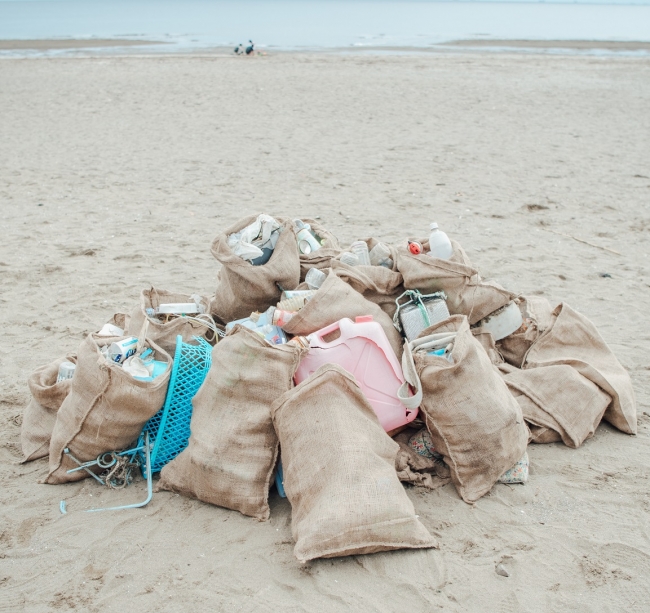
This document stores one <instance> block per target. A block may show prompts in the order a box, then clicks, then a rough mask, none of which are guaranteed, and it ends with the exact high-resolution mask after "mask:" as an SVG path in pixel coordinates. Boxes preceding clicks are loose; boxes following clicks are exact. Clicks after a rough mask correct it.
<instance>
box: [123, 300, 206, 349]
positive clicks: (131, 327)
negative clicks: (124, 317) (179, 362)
mask: <svg viewBox="0 0 650 613" xmlns="http://www.w3.org/2000/svg"><path fill="white" fill-rule="evenodd" d="M179 302H180V303H186V302H194V300H192V298H191V296H190V295H188V294H179V293H177V292H170V291H168V290H165V289H156V288H155V287H151V288H150V289H144V290H142V292H141V293H140V304H139V305H138V306H137V307H135V308H134V309H133V311H132V312H131V316H130V320H129V323H128V326H127V329H126V334H128V335H132V336H138V334H139V333H140V330H141V329H142V324H143V323H144V321H145V319H148V320H149V328H148V330H147V338H149V339H151V340H152V341H153V342H154V343H156V344H157V345H158V346H159V347H160V348H161V349H163V350H164V351H166V352H167V353H168V354H169V355H170V356H172V357H173V356H174V353H175V351H176V337H177V336H178V335H179V334H180V335H181V336H182V337H183V342H184V343H188V342H190V341H191V340H192V338H193V337H194V336H200V337H202V338H205V339H206V340H208V341H210V342H214V340H215V338H214V333H213V332H212V330H210V328H209V327H207V326H205V325H203V324H200V323H198V322H197V321H195V320H191V319H186V318H184V317H176V318H174V319H171V320H170V321H169V322H167V323H163V322H161V321H159V320H158V319H157V318H151V317H147V312H146V309H148V308H153V309H155V308H157V307H159V306H160V305H161V304H169V303H179ZM201 305H202V306H203V308H204V313H208V309H209V306H210V301H209V300H208V299H207V298H203V297H202V298H201ZM210 323H212V322H210Z"/></svg>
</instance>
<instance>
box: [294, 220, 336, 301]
mask: <svg viewBox="0 0 650 613" xmlns="http://www.w3.org/2000/svg"><path fill="white" fill-rule="evenodd" d="M302 221H303V222H304V223H308V224H309V225H310V226H311V229H312V230H313V231H314V232H315V233H316V234H318V236H320V237H321V239H322V240H323V243H322V244H323V246H322V247H321V248H320V249H317V250H316V251H312V252H311V253H300V280H301V281H304V280H305V275H306V274H307V271H308V270H309V269H310V268H318V270H323V269H325V268H329V267H330V263H331V261H332V258H335V257H336V256H338V255H339V254H340V253H341V246H340V245H339V241H338V239H337V238H336V236H334V235H333V234H332V233H331V232H330V231H329V230H328V229H327V228H325V226H323V225H322V224H320V223H319V222H318V221H316V220H315V219H309V218H307V217H303V218H302ZM285 289H293V288H292V287H291V288H289V287H288V288H285Z"/></svg>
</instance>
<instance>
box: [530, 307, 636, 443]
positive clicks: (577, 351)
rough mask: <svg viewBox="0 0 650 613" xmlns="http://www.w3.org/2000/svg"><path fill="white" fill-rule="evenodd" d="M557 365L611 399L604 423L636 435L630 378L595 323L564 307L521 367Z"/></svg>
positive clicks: (557, 311) (634, 402) (533, 345)
mask: <svg viewBox="0 0 650 613" xmlns="http://www.w3.org/2000/svg"><path fill="white" fill-rule="evenodd" d="M560 364H567V365H569V366H571V367H572V368H574V369H575V370H576V371H577V372H578V373H580V374H581V375H582V376H583V377H584V378H585V379H588V380H589V381H591V382H592V383H594V384H595V385H597V386H598V387H599V388H600V389H601V390H602V391H603V392H605V393H606V394H607V395H608V396H610V397H611V402H610V403H609V405H608V407H607V410H606V411H605V414H604V415H603V418H604V419H605V420H606V421H608V422H609V423H610V424H612V425H613V426H614V427H616V428H618V429H619V430H621V431H622V432H625V433H627V434H636V431H637V419H636V400H635V398H634V390H633V388H632V381H631V379H630V375H629V374H628V372H627V371H626V370H625V368H623V366H621V363H620V362H619V361H618V359H617V358H616V356H615V355H614V354H613V352H612V350H611V349H610V348H609V347H608V345H607V343H606V342H605V341H604V340H603V338H602V337H601V336H600V334H599V333H598V330H596V327H595V326H594V324H593V323H592V322H591V321H589V320H588V319H587V318H586V317H585V316H584V315H582V314H580V313H578V312H577V311H574V310H573V309H572V308H571V307H570V306H568V305H567V304H560V305H559V306H557V307H556V308H555V309H554V311H553V313H552V315H551V322H550V325H549V326H548V327H547V328H546V330H545V331H544V332H543V333H542V334H541V335H540V336H539V338H538V339H537V340H536V341H535V342H534V343H533V344H532V346H531V347H530V349H529V350H528V352H527V353H526V357H525V360H524V365H523V368H524V370H529V369H535V368H541V367H548V366H554V365H560ZM550 384H552V383H550V382H549V385H550Z"/></svg>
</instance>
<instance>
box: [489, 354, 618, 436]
mask: <svg viewBox="0 0 650 613" xmlns="http://www.w3.org/2000/svg"><path fill="white" fill-rule="evenodd" d="M500 369H501V371H502V373H503V378H504V380H505V382H506V383H507V385H508V387H509V388H510V391H511V392H512V394H513V396H514V397H515V398H516V400H517V402H518V403H519V406H520V407H521V411H522V413H523V416H524V419H525V420H526V421H527V422H528V424H529V425H530V426H531V433H532V435H533V438H532V441H533V442H536V443H537V442H540V443H541V442H555V440H559V439H561V440H562V441H563V442H564V444H565V445H568V446H569V447H573V448H577V447H579V446H580V445H582V443H583V442H584V441H585V440H586V439H588V438H591V437H592V436H593V435H594V432H595V431H596V428H597V427H598V424H599V423H600V420H601V419H602V417H603V414H604V413H605V409H606V408H607V407H608V406H609V404H610V402H611V400H612V399H611V397H610V396H608V395H607V394H606V393H605V392H603V391H602V390H601V389H600V388H599V387H598V386H597V385H595V384H594V383H592V382H591V381H590V380H589V379H587V378H585V377H583V376H582V375H581V374H580V373H579V372H578V371H577V370H576V369H575V368H573V367H572V366H570V365H568V364H555V365H551V366H539V367H537V368H529V369H525V370H520V369H518V368H514V367H513V366H510V365H507V364H504V365H501V367H500ZM549 430H550V431H553V432H555V433H557V436H552V435H551V434H550V433H549V432H548V431H549Z"/></svg>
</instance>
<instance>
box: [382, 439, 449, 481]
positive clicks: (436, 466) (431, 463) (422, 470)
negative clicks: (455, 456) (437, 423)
mask: <svg viewBox="0 0 650 613" xmlns="http://www.w3.org/2000/svg"><path fill="white" fill-rule="evenodd" d="M415 432H417V428H408V429H407V430H405V431H403V432H400V433H399V434H398V435H397V436H396V437H395V438H394V440H395V442H396V443H397V444H398V445H399V451H398V452H397V457H396V458H395V470H396V471H397V477H398V478H399V480H400V481H403V482H404V483H410V484H412V485H417V486H419V487H426V488H427V489H430V490H435V489H437V488H439V487H442V486H443V485H446V484H447V483H449V482H450V481H451V474H450V472H449V467H448V466H447V465H446V464H444V463H443V462H442V461H441V460H438V459H435V458H427V457H424V456H422V455H420V454H419V453H417V452H416V451H415V450H414V449H413V448H412V447H411V446H410V445H409V444H408V442H409V438H410V437H411V436H412V435H413V434H414V433H415Z"/></svg>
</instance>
